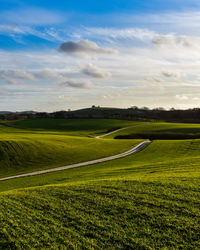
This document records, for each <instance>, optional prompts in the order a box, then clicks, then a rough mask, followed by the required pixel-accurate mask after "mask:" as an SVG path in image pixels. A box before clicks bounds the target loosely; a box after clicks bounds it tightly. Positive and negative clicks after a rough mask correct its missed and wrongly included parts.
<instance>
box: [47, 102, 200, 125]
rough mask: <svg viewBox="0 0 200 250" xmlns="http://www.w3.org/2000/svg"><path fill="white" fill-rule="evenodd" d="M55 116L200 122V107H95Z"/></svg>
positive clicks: (54, 114)
mask: <svg viewBox="0 0 200 250" xmlns="http://www.w3.org/2000/svg"><path fill="white" fill-rule="evenodd" d="M50 115H51V117H55V118H111V119H126V120H163V121H168V122H187V123H200V108H194V109H187V110H180V109H174V108H172V109H170V110H165V109H164V108H155V109H149V108H147V107H143V108H138V107H136V106H134V107H131V108H127V109H119V108H103V107H95V106H93V107H92V108H88V109H81V110H75V111H59V112H55V113H52V114H50Z"/></svg>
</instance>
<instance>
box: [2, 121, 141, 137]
mask: <svg viewBox="0 0 200 250" xmlns="http://www.w3.org/2000/svg"><path fill="white" fill-rule="evenodd" d="M2 122H4V121H2ZM4 123H6V124H8V125H10V126H13V127H16V128H22V129H31V130H35V131H44V132H45V133H46V132H47V131H56V132H66V133H67V134H69V135H76V136H77V135H79V136H88V135H98V134H104V133H107V132H108V131H112V130H115V129H119V128H123V127H128V126H133V125H137V124H141V123H144V122H139V121H125V120H115V119H51V118H37V119H28V120H17V121H7V122H4Z"/></svg>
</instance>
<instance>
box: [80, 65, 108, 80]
mask: <svg viewBox="0 0 200 250" xmlns="http://www.w3.org/2000/svg"><path fill="white" fill-rule="evenodd" d="M82 73H83V74H86V75H88V76H92V77H95V78H108V77H110V76H111V74H110V73H109V72H105V71H103V70H102V69H100V68H98V67H96V66H94V65H93V64H91V63H89V64H87V65H86V66H85V67H84V68H83V69H82Z"/></svg>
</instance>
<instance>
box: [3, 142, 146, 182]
mask: <svg viewBox="0 0 200 250" xmlns="http://www.w3.org/2000/svg"><path fill="white" fill-rule="evenodd" d="M148 143H150V141H143V142H141V143H140V144H138V145H137V146H135V147H134V148H132V149H130V150H129V151H126V152H124V153H121V154H117V155H113V156H109V157H105V158H101V159H97V160H92V161H86V162H82V163H77V164H72V165H68V166H63V167H57V168H51V169H46V170H40V171H35V172H31V173H26V174H19V175H14V176H9V177H4V178H0V181H6V180H10V179H15V178H19V177H26V176H32V175H39V174H46V173H51V172H56V171H60V170H65V169H70V168H77V167H82V166H87V165H92V164H96V163H100V162H104V161H110V160H114V159H118V158H122V157H125V156H127V155H130V154H133V153H135V152H137V151H138V150H140V149H141V148H143V147H144V146H145V145H147V144H148Z"/></svg>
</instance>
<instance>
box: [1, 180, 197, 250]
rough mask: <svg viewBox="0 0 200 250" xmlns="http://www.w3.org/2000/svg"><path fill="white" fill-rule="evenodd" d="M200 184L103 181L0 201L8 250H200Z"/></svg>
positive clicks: (13, 194) (15, 194)
mask: <svg viewBox="0 0 200 250" xmlns="http://www.w3.org/2000/svg"><path fill="white" fill-rule="evenodd" d="M199 191H200V185H199V182H197V183H193V184H192V183H191V182H189V183H184V182H183V183H178V184H175V183H162V182H144V181H143V182H141V181H100V182H95V183H91V184H84V185H61V186H47V187H44V188H41V187H40V188H34V189H27V190H22V191H13V192H8V193H5V194H3V195H1V196H0V211H1V212H0V229H2V230H1V239H0V244H1V246H2V247H5V248H6V249H8V248H9V247H10V249H15V248H17V249H24V248H25V249H31V248H34V249H44V248H48V249H63V248H64V249H161V248H164V249H174V248H175V249H177V248H179V249H199V244H200V235H199V230H200V210H199V205H200V202H199V201H200V193H199Z"/></svg>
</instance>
